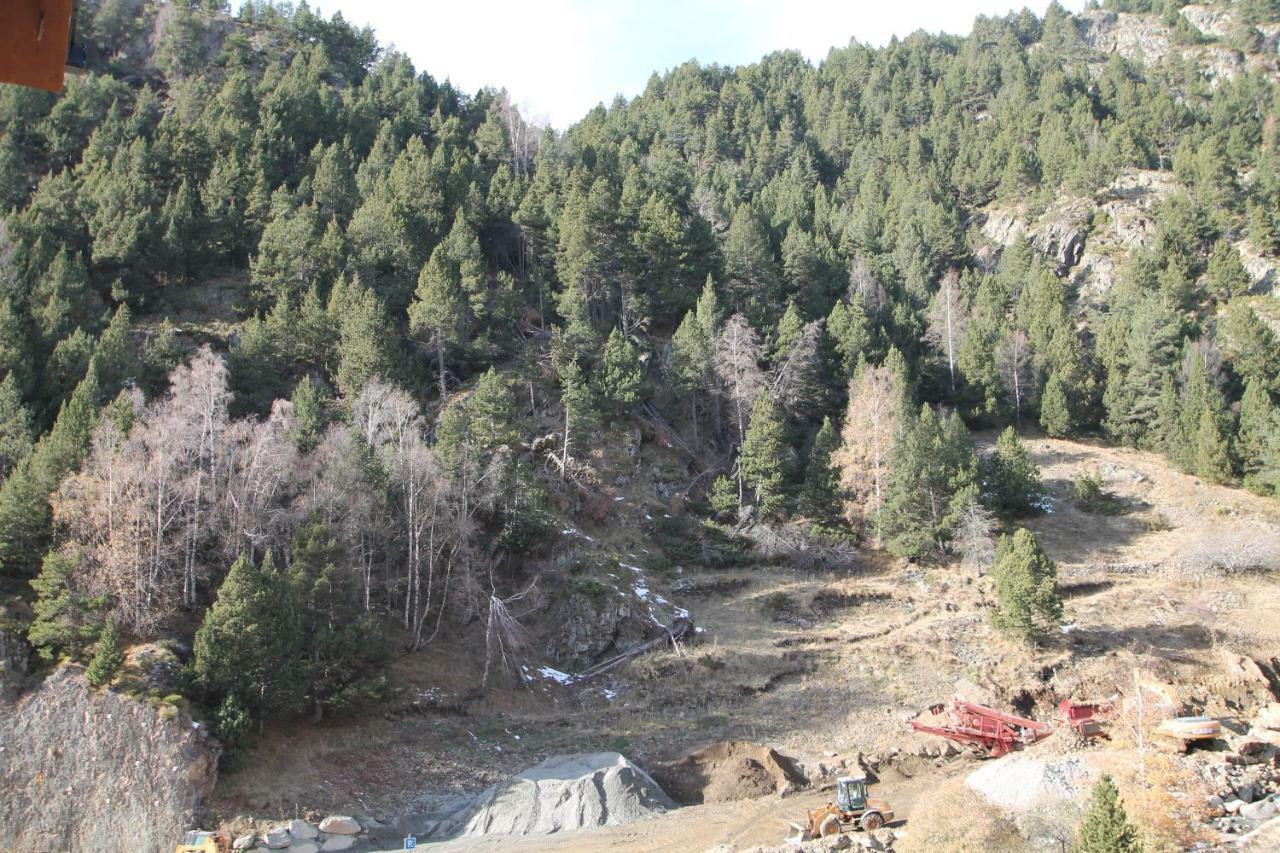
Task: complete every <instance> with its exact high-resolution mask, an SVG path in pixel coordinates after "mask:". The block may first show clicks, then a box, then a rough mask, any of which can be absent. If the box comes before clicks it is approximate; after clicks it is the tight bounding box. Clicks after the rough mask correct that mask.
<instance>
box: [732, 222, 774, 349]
mask: <svg viewBox="0 0 1280 853" xmlns="http://www.w3.org/2000/svg"><path fill="white" fill-rule="evenodd" d="M724 259H725V261H724V271H725V277H726V279H727V286H726V290H727V292H728V294H729V299H730V302H731V303H732V307H733V309H734V310H736V311H739V312H742V313H744V314H746V316H747V317H748V318H749V319H750V320H751V324H752V325H753V326H757V327H761V326H763V325H765V324H766V322H767V319H768V318H769V317H771V316H777V315H776V313H775V312H776V311H777V310H778V307H779V304H780V302H781V299H780V296H781V280H780V277H779V275H778V269H777V263H776V262H775V260H774V256H773V249H772V247H771V246H770V245H769V238H768V235H766V234H765V232H764V228H763V227H762V226H761V225H760V220H759V219H758V218H757V217H756V214H755V211H753V210H752V209H751V207H750V205H748V204H745V203H744V204H740V205H739V206H738V209H737V210H736V211H734V214H733V221H732V222H731V223H730V224H729V231H728V233H727V234H726V235H725V240H724Z"/></svg>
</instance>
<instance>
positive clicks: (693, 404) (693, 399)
mask: <svg viewBox="0 0 1280 853" xmlns="http://www.w3.org/2000/svg"><path fill="white" fill-rule="evenodd" d="M711 355H712V348H711V339H710V338H709V337H708V336H707V334H706V331H705V330H704V328H703V325H702V323H700V322H699V321H698V317H697V315H696V313H695V312H693V311H689V312H688V313H686V314H685V315H684V320H682V321H681V322H680V325H679V326H678V327H677V328H676V331H675V334H673V335H672V336H671V354H670V356H669V357H668V359H667V375H668V377H669V378H670V380H671V385H672V387H673V388H674V389H675V390H676V392H677V393H679V394H681V395H682V396H684V397H687V398H688V400H689V420H690V423H691V424H692V426H693V440H694V443H695V444H696V443H697V441H698V395H699V393H700V392H701V391H702V390H703V388H704V387H705V386H706V384H707V382H708V380H709V378H710V376H711Z"/></svg>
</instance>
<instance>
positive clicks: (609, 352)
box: [592, 328, 644, 417]
mask: <svg viewBox="0 0 1280 853" xmlns="http://www.w3.org/2000/svg"><path fill="white" fill-rule="evenodd" d="M592 379H593V382H594V384H595V388H596V395H597V396H598V397H599V398H600V399H601V400H603V401H604V402H605V403H606V404H607V405H608V407H609V408H610V409H611V410H612V412H613V415H614V417H620V416H622V415H624V414H625V413H626V412H627V411H628V410H629V409H630V408H631V407H632V406H634V405H635V404H636V403H637V402H639V400H640V393H641V388H642V386H643V384H644V369H643V367H642V366H641V364H640V355H639V353H637V352H636V348H635V346H634V345H632V343H631V341H629V340H627V339H626V338H625V337H623V335H622V332H621V331H619V330H618V329H616V328H615V329H614V330H613V331H611V332H610V333H609V339H608V340H607V341H605V345H604V352H603V353H602V354H601V357H600V366H599V368H598V369H597V371H596V373H595V376H593V377H592Z"/></svg>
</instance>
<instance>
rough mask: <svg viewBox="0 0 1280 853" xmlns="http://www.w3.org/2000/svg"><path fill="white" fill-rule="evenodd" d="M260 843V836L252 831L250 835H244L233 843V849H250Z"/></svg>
mask: <svg viewBox="0 0 1280 853" xmlns="http://www.w3.org/2000/svg"><path fill="white" fill-rule="evenodd" d="M257 843H258V836H257V835H255V834H254V833H252V832H250V833H249V834H248V835H242V836H240V837H239V838H237V839H236V840H235V841H233V842H232V843H231V849H232V850H248V849H249V848H250V847H253V846H254V845H255V844H257Z"/></svg>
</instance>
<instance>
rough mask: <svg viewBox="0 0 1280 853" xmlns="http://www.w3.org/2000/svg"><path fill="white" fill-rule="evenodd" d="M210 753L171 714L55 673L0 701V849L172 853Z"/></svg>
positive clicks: (193, 808)
mask: <svg viewBox="0 0 1280 853" xmlns="http://www.w3.org/2000/svg"><path fill="white" fill-rule="evenodd" d="M218 753H219V748H218V746H217V743H216V741H214V740H213V739H212V738H211V737H209V736H207V735H206V733H205V732H204V730H203V729H202V728H201V727H199V726H198V725H197V724H195V723H193V722H192V721H191V720H190V719H189V718H187V717H186V716H185V715H183V714H181V713H176V709H174V708H172V707H168V706H165V707H162V708H154V707H151V706H150V705H148V704H145V703H143V702H139V701H136V700H134V699H132V698H129V697H127V696H124V695H122V694H118V693H113V692H110V691H94V690H92V689H91V688H90V687H89V685H88V683H87V682H86V681H85V679H84V675H83V671H82V670H81V669H79V668H78V667H64V668H63V669H60V670H59V671H57V672H55V673H54V674H53V675H51V676H50V677H49V678H47V679H46V680H45V681H44V682H43V683H42V684H41V685H40V686H39V687H37V688H35V689H33V690H31V691H29V692H27V693H24V694H22V695H21V696H19V697H18V698H17V700H16V701H13V702H6V703H3V704H0V850H10V849H12V850H19V851H45V850H67V851H76V853H78V851H86V853H87V851H93V853H112V851H120V853H124V851H129V853H142V851H160V850H166V851H168V850H172V849H173V845H174V843H175V842H176V841H177V839H178V838H179V837H180V835H181V833H182V831H183V830H185V829H188V828H190V826H191V824H192V821H193V820H195V819H196V817H197V813H198V811H199V809H200V806H201V803H202V802H203V800H204V798H205V797H206V796H208V795H209V793H210V792H211V791H212V790H213V786H214V782H215V780H216V778H217V763H218Z"/></svg>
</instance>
